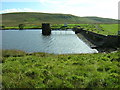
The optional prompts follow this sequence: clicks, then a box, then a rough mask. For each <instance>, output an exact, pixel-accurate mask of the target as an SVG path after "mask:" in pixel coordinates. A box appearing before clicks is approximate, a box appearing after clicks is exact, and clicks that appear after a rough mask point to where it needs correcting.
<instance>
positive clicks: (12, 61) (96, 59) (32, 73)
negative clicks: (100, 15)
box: [2, 50, 120, 88]
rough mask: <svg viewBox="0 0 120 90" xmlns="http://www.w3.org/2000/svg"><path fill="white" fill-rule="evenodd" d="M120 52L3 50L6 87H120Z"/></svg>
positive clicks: (4, 85)
mask: <svg viewBox="0 0 120 90" xmlns="http://www.w3.org/2000/svg"><path fill="white" fill-rule="evenodd" d="M119 56H120V51H118V52H114V53H98V54H74V55H73V54H72V55H54V54H46V53H32V54H28V53H25V52H23V51H16V50H3V61H2V70H3V77H2V79H3V87H4V88H120V63H119V62H120V57H119Z"/></svg>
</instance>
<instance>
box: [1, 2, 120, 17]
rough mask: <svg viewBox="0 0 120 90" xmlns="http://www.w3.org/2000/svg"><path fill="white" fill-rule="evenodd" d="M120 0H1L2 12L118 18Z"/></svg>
mask: <svg viewBox="0 0 120 90" xmlns="http://www.w3.org/2000/svg"><path fill="white" fill-rule="evenodd" d="M118 2H119V0H1V4H2V8H1V10H0V13H9V12H44V13H64V14H72V15H76V16H98V17H104V18H113V19H118Z"/></svg>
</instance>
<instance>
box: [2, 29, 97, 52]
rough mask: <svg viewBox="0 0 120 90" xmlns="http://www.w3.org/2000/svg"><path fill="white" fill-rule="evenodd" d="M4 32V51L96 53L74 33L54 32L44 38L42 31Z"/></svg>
mask: <svg viewBox="0 0 120 90" xmlns="http://www.w3.org/2000/svg"><path fill="white" fill-rule="evenodd" d="M1 32H2V49H17V50H24V51H26V52H29V53H31V52H47V53H54V54H70V53H71V54H75V53H95V52H97V51H96V50H93V49H91V48H90V47H89V46H87V45H86V44H85V43H84V42H83V41H82V40H80V39H79V38H78V37H77V35H75V33H74V32H73V31H52V34H51V35H50V36H43V35H42V31H41V30H5V31H1Z"/></svg>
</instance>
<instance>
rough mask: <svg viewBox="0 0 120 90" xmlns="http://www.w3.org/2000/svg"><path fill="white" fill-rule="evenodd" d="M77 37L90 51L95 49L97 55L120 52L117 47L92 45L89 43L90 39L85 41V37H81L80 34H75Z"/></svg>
mask: <svg viewBox="0 0 120 90" xmlns="http://www.w3.org/2000/svg"><path fill="white" fill-rule="evenodd" d="M76 35H77V36H78V38H79V39H81V40H82V41H83V42H84V43H86V44H87V45H88V46H89V47H91V48H92V49H96V50H97V51H98V53H111V52H115V51H118V50H120V48H118V47H102V46H101V47H100V46H97V45H95V44H93V43H92V42H91V41H93V40H92V39H91V40H89V39H90V38H89V39H87V37H86V36H85V35H82V34H81V33H77V34H76Z"/></svg>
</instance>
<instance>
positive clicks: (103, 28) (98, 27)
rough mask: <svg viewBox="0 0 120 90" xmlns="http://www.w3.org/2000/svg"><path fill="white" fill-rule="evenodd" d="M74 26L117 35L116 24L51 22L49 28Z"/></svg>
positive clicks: (28, 27)
mask: <svg viewBox="0 0 120 90" xmlns="http://www.w3.org/2000/svg"><path fill="white" fill-rule="evenodd" d="M75 26H81V28H84V29H85V30H88V31H92V32H95V33H98V34H102V35H118V24H67V27H64V24H51V29H52V30H56V29H61V30H64V29H72V28H74V27H75ZM41 28H42V26H41V25H40V24H39V25H35V24H29V25H25V27H24V29H41ZM5 29H19V27H5Z"/></svg>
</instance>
